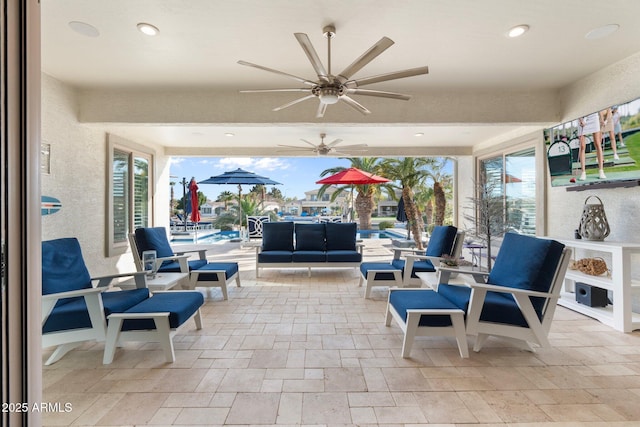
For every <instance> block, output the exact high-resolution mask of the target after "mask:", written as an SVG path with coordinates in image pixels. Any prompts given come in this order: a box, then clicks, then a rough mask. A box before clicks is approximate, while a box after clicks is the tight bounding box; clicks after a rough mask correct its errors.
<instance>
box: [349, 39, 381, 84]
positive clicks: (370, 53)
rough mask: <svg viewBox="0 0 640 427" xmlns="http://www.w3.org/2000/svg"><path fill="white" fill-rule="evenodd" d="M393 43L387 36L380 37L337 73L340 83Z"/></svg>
mask: <svg viewBox="0 0 640 427" xmlns="http://www.w3.org/2000/svg"><path fill="white" fill-rule="evenodd" d="M392 45H393V40H391V39H390V38H388V37H383V38H381V39H380V40H379V41H378V43H376V44H374V45H373V46H371V47H370V48H369V50H367V51H366V52H365V53H363V54H362V55H360V57H359V58H358V59H356V60H355V61H353V62H352V63H351V65H349V66H348V67H347V68H345V69H344V70H343V71H342V72H341V73H340V74H338V79H340V81H341V82H342V83H344V82H346V81H347V80H349V79H350V78H351V76H353V75H354V74H355V73H357V72H358V71H360V70H361V69H362V67H364V66H365V65H367V64H368V63H369V62H371V61H373V60H374V59H376V57H377V56H378V55H380V54H381V53H382V52H384V51H385V50H387V49H389V48H390V47H391V46H392Z"/></svg>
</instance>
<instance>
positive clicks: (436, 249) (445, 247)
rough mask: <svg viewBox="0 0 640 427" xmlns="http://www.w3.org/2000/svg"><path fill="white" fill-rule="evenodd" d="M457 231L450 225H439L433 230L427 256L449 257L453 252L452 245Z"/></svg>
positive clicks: (426, 252)
mask: <svg viewBox="0 0 640 427" xmlns="http://www.w3.org/2000/svg"><path fill="white" fill-rule="evenodd" d="M457 233H458V229H457V228H456V227H454V226H452V225H439V226H436V227H434V228H433V231H432V232H431V236H430V237H429V243H428V244H427V250H426V251H425V255H427V256H442V255H443V254H444V255H451V252H453V243H454V242H455V240H456V234H457Z"/></svg>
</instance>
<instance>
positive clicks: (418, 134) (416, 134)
mask: <svg viewBox="0 0 640 427" xmlns="http://www.w3.org/2000/svg"><path fill="white" fill-rule="evenodd" d="M413 136H424V133H422V132H416V133H415V134H413Z"/></svg>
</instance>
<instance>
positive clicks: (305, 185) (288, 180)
mask: <svg viewBox="0 0 640 427" xmlns="http://www.w3.org/2000/svg"><path fill="white" fill-rule="evenodd" d="M350 165H351V162H349V161H348V160H346V159H340V158H337V157H224V158H222V157H174V158H173V159H172V160H171V166H170V174H171V176H172V177H173V178H171V180H172V181H175V182H181V181H182V178H186V179H187V181H189V180H190V179H191V177H195V179H196V181H197V182H199V181H202V180H205V179H207V178H209V177H211V176H214V175H220V174H222V173H224V172H227V171H232V170H235V169H237V168H241V169H244V170H247V171H249V172H254V173H257V174H258V175H262V176H266V177H268V178H271V179H273V180H275V181H278V182H280V183H282V185H278V186H277V188H278V189H279V190H280V191H281V192H282V194H283V195H284V196H286V197H297V198H298V199H302V198H304V192H305V191H309V190H313V189H316V188H319V187H320V185H318V184H316V183H315V182H316V181H318V180H320V179H322V177H320V173H321V172H322V171H323V170H325V169H328V168H332V167H336V166H343V167H349V166H350ZM199 188H200V191H202V192H203V193H204V194H205V195H206V196H207V197H208V198H209V199H211V200H215V199H216V198H217V197H218V195H219V194H220V193H221V192H223V191H231V192H233V193H235V192H236V191H237V189H236V186H235V185H212V184H201V185H199ZM250 188H251V186H243V188H242V192H243V193H246V192H248V191H249V189H250ZM270 189H271V186H267V190H270ZM180 196H182V189H180V185H176V197H180Z"/></svg>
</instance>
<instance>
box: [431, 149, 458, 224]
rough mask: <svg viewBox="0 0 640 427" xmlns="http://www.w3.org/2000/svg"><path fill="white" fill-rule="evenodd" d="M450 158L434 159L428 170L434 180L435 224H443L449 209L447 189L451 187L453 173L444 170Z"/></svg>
mask: <svg viewBox="0 0 640 427" xmlns="http://www.w3.org/2000/svg"><path fill="white" fill-rule="evenodd" d="M447 163H449V159H447V158H441V159H432V162H431V164H430V165H429V170H428V171H427V175H428V177H429V178H430V179H431V180H433V200H434V203H435V218H434V225H443V224H444V217H445V212H446V210H447V194H446V193H447V189H448V188H450V187H451V183H452V179H451V175H449V174H448V173H446V172H445V171H444V168H445V167H446V166H447Z"/></svg>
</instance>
